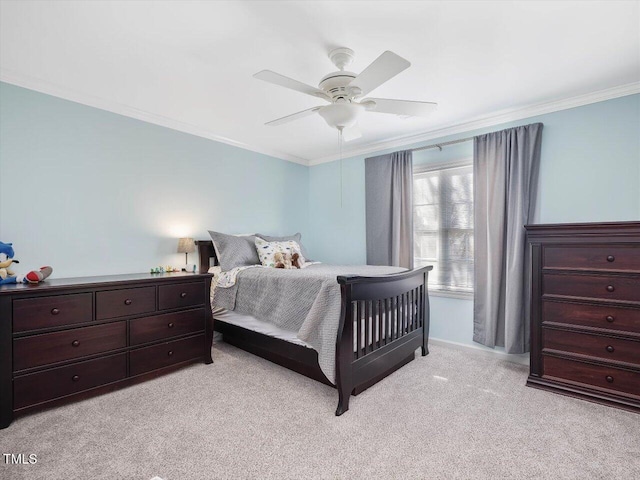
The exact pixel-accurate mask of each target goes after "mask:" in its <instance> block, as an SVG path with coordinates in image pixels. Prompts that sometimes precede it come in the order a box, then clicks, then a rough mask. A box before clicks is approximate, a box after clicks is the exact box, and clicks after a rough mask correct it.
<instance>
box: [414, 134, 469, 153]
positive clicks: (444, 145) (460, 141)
mask: <svg viewBox="0 0 640 480" xmlns="http://www.w3.org/2000/svg"><path fill="white" fill-rule="evenodd" d="M473 139H474V137H467V138H461V139H460V140H451V141H449V142H442V143H434V144H433V145H427V146H425V147H418V148H412V149H411V151H412V152H417V151H419V150H428V149H430V148H439V149H440V151H442V147H446V146H449V145H455V144H456V143H464V142H469V141H471V140H473Z"/></svg>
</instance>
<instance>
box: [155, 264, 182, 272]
mask: <svg viewBox="0 0 640 480" xmlns="http://www.w3.org/2000/svg"><path fill="white" fill-rule="evenodd" d="M179 271H180V269H179V268H178V267H172V266H171V265H167V266H166V267H163V266H160V267H152V268H151V273H173V272H179Z"/></svg>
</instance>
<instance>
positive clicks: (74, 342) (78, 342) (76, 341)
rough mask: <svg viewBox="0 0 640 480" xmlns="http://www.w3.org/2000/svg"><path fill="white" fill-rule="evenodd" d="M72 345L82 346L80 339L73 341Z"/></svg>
mask: <svg viewBox="0 0 640 480" xmlns="http://www.w3.org/2000/svg"><path fill="white" fill-rule="evenodd" d="M71 346H72V347H79V346H80V341H79V340H74V341H73V342H71Z"/></svg>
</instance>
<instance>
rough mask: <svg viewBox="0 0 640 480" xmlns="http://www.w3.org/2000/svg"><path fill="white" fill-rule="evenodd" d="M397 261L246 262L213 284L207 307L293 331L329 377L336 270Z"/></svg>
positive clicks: (378, 271) (358, 270) (364, 271)
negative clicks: (231, 279) (291, 265)
mask: <svg viewBox="0 0 640 480" xmlns="http://www.w3.org/2000/svg"><path fill="white" fill-rule="evenodd" d="M404 270H406V269H404V268H399V267H384V266H368V265H364V266H361V265H358V266H353V265H349V266H347V265H344V266H343V265H324V264H318V265H309V266H308V267H307V268H304V269H301V270H298V269H292V270H283V269H277V268H249V269H247V270H243V271H241V272H240V273H238V277H237V280H236V284H235V285H234V286H232V287H229V288H220V287H218V288H216V290H215V295H214V298H213V305H212V306H213V307H220V308H226V309H227V310H235V311H236V312H238V313H243V314H245V315H251V316H253V317H255V318H257V319H258V320H262V321H266V322H269V323H272V324H274V325H277V326H278V327H281V328H283V329H286V330H289V331H293V332H297V336H298V338H299V339H300V340H302V341H304V342H306V343H308V344H309V345H311V347H313V348H314V349H315V350H316V351H317V352H318V363H319V364H320V368H321V370H322V372H323V373H324V374H325V375H326V377H327V379H329V381H330V382H332V383H335V353H336V336H337V333H338V324H339V321H340V286H339V285H338V282H337V280H336V277H337V276H338V275H349V274H354V275H363V276H371V275H385V274H390V273H397V272H402V271H404Z"/></svg>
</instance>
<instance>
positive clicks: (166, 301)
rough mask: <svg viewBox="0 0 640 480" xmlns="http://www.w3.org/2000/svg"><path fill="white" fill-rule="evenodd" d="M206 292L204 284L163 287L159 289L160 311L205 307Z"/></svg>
mask: <svg viewBox="0 0 640 480" xmlns="http://www.w3.org/2000/svg"><path fill="white" fill-rule="evenodd" d="M204 290H205V288H204V282H197V283H179V284H175V285H161V286H160V287H158V307H159V309H160V310H168V309H170V308H180V307H190V306H195V305H204V301H205V291H204ZM206 293H208V292H206Z"/></svg>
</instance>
